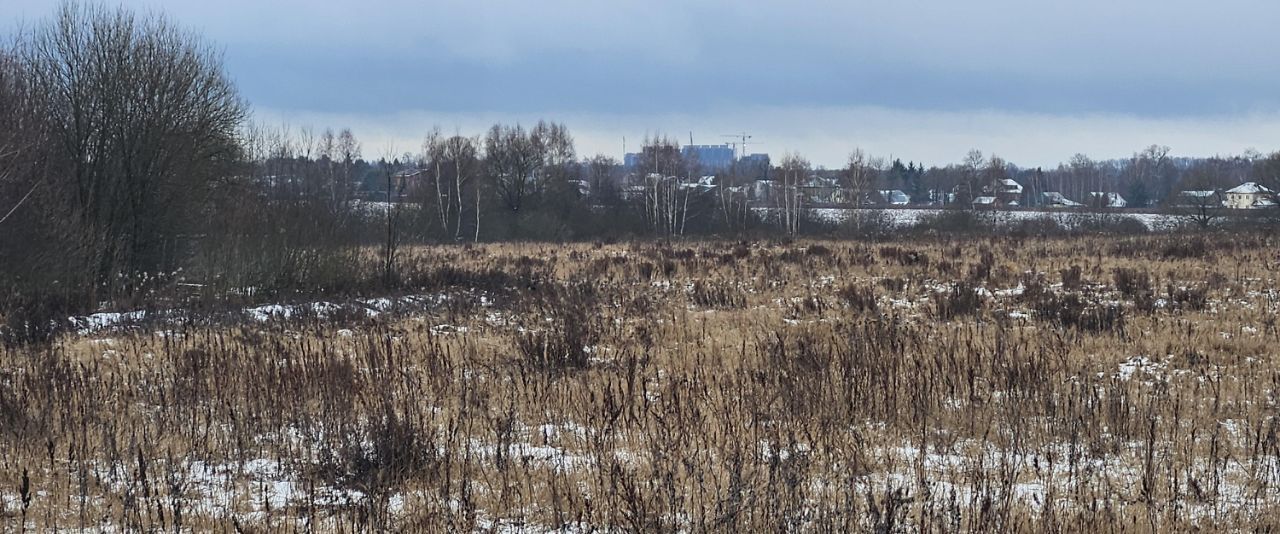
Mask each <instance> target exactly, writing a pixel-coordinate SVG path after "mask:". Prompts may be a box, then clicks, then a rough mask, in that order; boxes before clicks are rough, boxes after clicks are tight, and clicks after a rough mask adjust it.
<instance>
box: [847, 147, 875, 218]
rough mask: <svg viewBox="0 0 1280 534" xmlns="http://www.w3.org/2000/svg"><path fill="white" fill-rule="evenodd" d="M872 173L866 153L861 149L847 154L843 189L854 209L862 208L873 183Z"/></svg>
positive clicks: (855, 149)
mask: <svg viewBox="0 0 1280 534" xmlns="http://www.w3.org/2000/svg"><path fill="white" fill-rule="evenodd" d="M874 171H875V169H873V168H872V167H871V166H870V165H869V164H868V162H867V153H866V152H863V151H862V149H861V148H854V149H853V151H852V152H850V153H849V162H848V164H847V165H846V166H845V172H844V179H845V188H846V189H847V190H848V191H849V194H850V196H852V197H853V200H852V204H853V207H855V208H860V207H862V205H863V203H864V202H865V197H866V195H867V194H868V192H869V191H870V190H871V187H872V185H873V182H874Z"/></svg>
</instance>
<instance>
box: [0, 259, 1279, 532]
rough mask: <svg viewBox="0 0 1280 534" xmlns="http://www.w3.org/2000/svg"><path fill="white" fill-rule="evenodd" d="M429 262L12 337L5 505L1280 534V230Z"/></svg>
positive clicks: (415, 523)
mask: <svg viewBox="0 0 1280 534" xmlns="http://www.w3.org/2000/svg"><path fill="white" fill-rule="evenodd" d="M403 264H404V271H405V272H406V273H407V274H406V275H405V279H406V287H409V288H411V289H408V290H405V291H402V292H400V293H396V294H362V295H348V296H346V297H343V298H338V297H336V296H335V297H333V298H329V299H327V300H324V301H323V302H321V301H319V300H316V301H309V302H293V303H275V304H270V303H264V302H247V303H244V305H243V306H242V307H236V308H235V309H233V310H232V311H230V312H227V311H225V310H222V311H217V312H214V311H208V310H205V311H201V312H199V313H197V312H195V311H189V312H188V311H181V310H178V307H177V305H176V304H174V305H168V304H160V303H157V304H156V305H155V306H153V307H152V309H151V310H147V311H142V312H138V313H132V314H101V315H98V316H95V317H93V318H86V319H83V320H81V321H80V323H79V324H80V326H81V328H80V331H79V332H78V333H73V334H68V335H65V336H63V337H61V338H59V339H57V340H55V341H54V342H52V343H50V344H46V345H28V346H15V347H10V348H7V349H5V352H4V354H3V360H0V430H3V433H2V434H0V441H2V442H0V524H3V525H4V530H6V531H17V530H20V529H21V528H22V527H24V526H25V527H26V528H28V529H35V530H52V529H86V528H87V529H91V530H95V529H96V530H103V531H117V530H128V531H136V530H157V531H159V530H195V531H205V530H217V531H246V532H253V531H299V530H308V531H309V530H318V531H344V532H362V531H369V530H381V529H385V530H395V531H474V530H498V531H506V532H526V531H528V532H542V531H553V530H558V529H564V530H568V531H574V532H584V531H593V530H600V531H606V530H607V531H644V532H655V531H657V532H662V531H716V532H742V531H748V532H749V531H768V530H785V531H795V530H801V531H842V532H845V531H875V532H900V531H918V530H928V531H935V532H956V531H984V532H991V531H1022V532H1054V531H1082V530H1091V529H1106V530H1108V531H1137V532H1169V531H1186V530H1193V529H1202V530H1210V531H1221V530H1237V529H1249V530H1253V529H1258V530H1274V529H1277V528H1280V439H1278V437H1277V432H1278V430H1280V428H1278V427H1280V425H1278V424H1277V417H1276V416H1277V413H1278V412H1277V400H1278V399H1277V395H1280V372H1278V369H1280V351H1277V349H1276V347H1277V341H1280V331H1278V329H1277V320H1276V314H1277V311H1278V309H1280V289H1278V286H1277V280H1278V279H1280V243H1278V242H1277V240H1276V239H1275V238H1274V237H1267V236H1248V235H1246V236H1221V235H1204V236H1195V237H1188V236H1174V235H1166V236H1142V237H1087V238H1073V239H1051V238H1027V239H1015V238H990V239H979V238H970V239H963V240H946V239H920V240H911V241H904V242H897V243H861V242H836V241H800V242H754V243H739V242H681V243H672V244H661V243H652V242H645V243H630V244H570V245H551V244H501V245H486V246H467V247H461V246H459V247H429V248H415V249H412V250H410V251H407V252H406V253H405V257H404V259H403ZM171 304H172V303H171ZM237 310H239V311H237Z"/></svg>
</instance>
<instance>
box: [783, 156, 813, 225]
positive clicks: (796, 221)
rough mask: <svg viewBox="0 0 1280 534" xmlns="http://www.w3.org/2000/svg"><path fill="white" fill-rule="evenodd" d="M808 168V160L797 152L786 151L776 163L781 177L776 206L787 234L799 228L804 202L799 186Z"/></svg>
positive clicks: (805, 176) (807, 172)
mask: <svg viewBox="0 0 1280 534" xmlns="http://www.w3.org/2000/svg"><path fill="white" fill-rule="evenodd" d="M810 169H811V166H810V165H809V160H807V159H804V158H803V157H801V156H800V154H798V153H791V152H788V153H786V154H785V155H783V156H782V161H781V162H779V164H778V171H779V175H780V178H781V179H782V180H781V181H782V194H781V195H780V196H779V198H778V207H779V208H780V209H781V212H780V222H781V223H782V227H783V229H784V230H785V231H786V232H787V234H788V235H792V236H794V235H796V233H797V232H798V231H799V229H800V218H801V209H802V208H803V204H804V195H803V193H802V192H801V189H800V187H801V185H803V183H804V180H805V179H806V178H808V176H809V170H810Z"/></svg>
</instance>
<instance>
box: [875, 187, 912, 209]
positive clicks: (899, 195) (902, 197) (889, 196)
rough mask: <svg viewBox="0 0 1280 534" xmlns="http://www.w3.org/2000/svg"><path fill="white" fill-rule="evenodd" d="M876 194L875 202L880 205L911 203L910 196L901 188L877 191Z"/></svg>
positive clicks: (904, 204)
mask: <svg viewBox="0 0 1280 534" xmlns="http://www.w3.org/2000/svg"><path fill="white" fill-rule="evenodd" d="M876 195H877V196H878V197H879V198H878V199H877V200H876V203H877V204H879V205H882V206H906V205H907V204H910V203H911V197H908V196H907V194H906V193H903V192H902V190H901V189H886V190H883V191H877V192H876Z"/></svg>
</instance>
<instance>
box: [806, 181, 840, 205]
mask: <svg viewBox="0 0 1280 534" xmlns="http://www.w3.org/2000/svg"><path fill="white" fill-rule="evenodd" d="M800 193H801V195H803V198H804V199H805V202H809V203H812V204H839V203H841V202H843V201H844V200H845V199H844V194H843V191H842V190H841V188H840V184H839V182H838V181H836V180H835V179H833V178H823V177H820V176H810V177H809V178H808V179H807V180H805V181H804V183H803V184H801V185H800Z"/></svg>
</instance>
